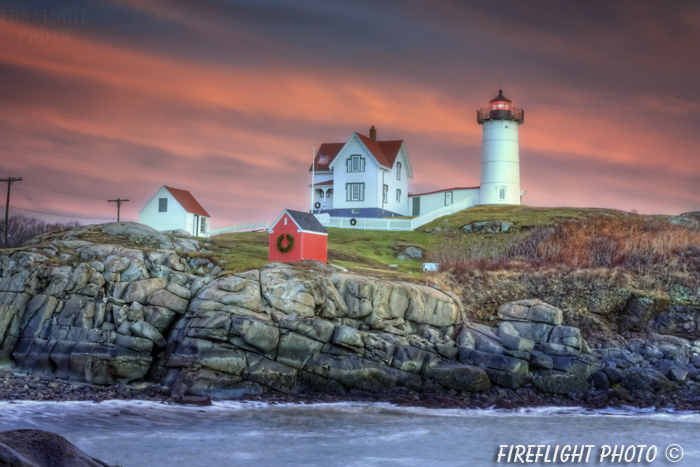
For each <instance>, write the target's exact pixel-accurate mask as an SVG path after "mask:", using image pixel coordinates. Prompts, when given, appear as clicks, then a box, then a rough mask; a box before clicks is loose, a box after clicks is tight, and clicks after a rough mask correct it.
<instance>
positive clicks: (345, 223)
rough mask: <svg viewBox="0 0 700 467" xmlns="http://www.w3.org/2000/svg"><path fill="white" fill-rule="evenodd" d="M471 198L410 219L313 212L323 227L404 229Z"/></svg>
mask: <svg viewBox="0 0 700 467" xmlns="http://www.w3.org/2000/svg"><path fill="white" fill-rule="evenodd" d="M475 205H476V203H475V201H474V200H473V199H464V200H462V201H457V202H456V203H453V204H450V205H449V206H445V207H442V208H440V209H436V210H435V211H431V212H428V213H426V214H423V215H421V216H418V217H414V218H412V219H397V218H391V217H384V218H360V217H358V218H354V217H331V216H330V215H328V214H314V216H316V219H318V221H319V222H320V223H321V225H323V226H324V227H335V228H338V229H356V230H388V231H406V232H410V231H411V230H416V229H417V228H418V227H421V226H423V225H425V224H427V223H428V222H432V221H434V220H435V219H437V218H438V217H442V216H448V215H450V214H454V213H456V212H459V211H463V210H465V209H467V208H470V207H472V206H475ZM269 228H270V223H269V222H259V223H256V224H245V225H234V226H231V227H224V228H222V229H215V230H210V231H209V236H210V237H211V236H212V235H218V234H222V233H229V232H253V231H255V230H267V229H269Z"/></svg>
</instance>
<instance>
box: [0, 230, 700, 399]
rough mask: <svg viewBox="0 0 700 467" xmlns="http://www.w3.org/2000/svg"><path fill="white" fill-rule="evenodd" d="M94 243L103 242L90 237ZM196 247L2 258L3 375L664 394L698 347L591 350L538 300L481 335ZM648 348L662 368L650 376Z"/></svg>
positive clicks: (200, 388)
mask: <svg viewBox="0 0 700 467" xmlns="http://www.w3.org/2000/svg"><path fill="white" fill-rule="evenodd" d="M96 234H99V235H102V236H103V237H100V238H102V240H101V242H100V243H96V242H94V241H91V240H88V239H90V238H92V239H94V238H96V237H99V236H98V235H96ZM105 235H106V236H107V237H108V238H113V240H114V243H105V242H104V238H105V237H104V236H105ZM124 244H129V245H131V246H130V247H126V246H123V245H124ZM202 248H203V247H202V245H200V244H199V242H198V241H197V240H194V239H182V238H175V237H170V236H165V235H163V234H158V233H157V232H155V231H153V230H152V229H150V228H148V227H145V226H140V225H138V224H127V223H121V224H105V225H101V226H89V227H84V228H80V229H77V230H73V231H70V232H68V233H66V234H64V235H62V236H51V237H46V238H44V239H39V240H38V241H37V242H35V245H34V246H32V247H30V248H26V249H22V250H18V251H4V252H0V273H1V276H2V279H1V281H0V356H2V357H3V358H4V359H5V360H6V361H8V362H10V364H11V365H13V366H14V368H15V369H16V370H20V371H26V372H30V373H36V374H44V375H52V376H53V377H56V378H60V379H65V380H71V381H80V382H88V383H93V384H98V385H112V384H116V383H131V382H139V381H148V382H152V383H158V384H161V385H163V386H166V387H167V388H169V389H170V390H171V391H172V393H173V394H175V395H176V396H182V395H188V394H190V395H201V396H208V397H214V398H236V397H241V396H245V395H254V394H264V393H266V392H269V391H276V392H282V393H290V394H299V393H306V394H334V395H339V396H342V395H346V394H348V393H357V392H365V393H375V394H377V393H381V394H387V393H410V392H415V393H439V392H445V393H447V392H449V393H452V394H454V392H455V391H457V392H459V391H467V392H479V391H486V390H488V389H489V388H490V387H491V386H492V385H494V386H500V387H504V388H510V389H517V388H521V387H522V386H524V385H528V387H532V388H534V389H535V390H537V391H541V392H544V393H554V394H571V393H584V392H586V391H589V389H590V387H591V386H590V385H591V384H593V386H594V387H595V388H598V389H600V390H606V389H609V388H610V387H611V386H615V385H618V386H619V383H623V384H626V382H627V381H630V383H629V386H630V389H640V390H645V391H656V390H664V391H665V390H667V389H670V388H671V386H673V384H674V383H671V382H670V381H669V380H675V381H681V382H682V381H685V380H686V377H687V375H688V373H689V370H688V365H689V364H690V360H691V359H694V358H695V357H694V355H696V354H697V352H696V350H700V349H696V348H695V347H693V346H692V345H691V344H690V343H688V342H687V341H684V342H685V343H683V342H680V341H678V342H676V341H674V342H675V343H673V342H671V343H669V342H666V341H664V343H663V345H662V346H661V347H653V346H650V347H648V346H642V347H643V348H642V347H640V348H639V349H637V350H639V351H638V352H637V351H630V350H629V349H626V348H625V349H621V348H618V347H615V348H608V349H598V350H594V351H592V350H591V349H590V348H589V346H588V344H587V343H586V340H585V339H584V338H583V337H582V335H581V332H580V330H579V329H578V328H576V327H572V326H566V325H564V323H563V320H564V314H563V313H562V311H561V310H560V309H558V308H555V307H553V306H551V305H548V304H546V303H544V302H542V301H540V300H519V301H515V302H509V303H504V304H502V305H501V306H500V307H499V309H498V313H497V321H496V322H495V323H493V324H495V326H494V325H489V326H486V325H483V324H479V323H475V322H469V321H468V320H467V318H466V316H467V315H466V313H465V311H464V309H463V307H462V303H461V301H460V299H459V298H458V297H457V296H456V295H454V294H452V293H449V292H444V291H442V290H440V289H438V288H435V287H430V286H424V285H417V284H412V283H405V282H389V281H383V280H378V279H375V278H371V277H365V276H359V275H355V274H351V273H348V272H347V271H345V270H343V269H341V268H337V267H333V266H328V265H324V264H320V263H302V264H294V265H291V264H269V265H267V266H266V267H263V268H262V269H260V270H251V271H247V272H244V273H239V274H230V273H222V271H221V268H220V267H219V266H218V265H215V264H213V263H212V262H211V261H209V260H207V259H206V258H203V257H197V256H192V255H189V253H190V252H196V251H201V250H202ZM652 349H656V350H652ZM646 350H648V352H651V353H650V354H649V355H651V354H653V355H651V357H653V358H655V359H656V360H655V363H658V362H659V361H661V360H663V362H661V363H660V364H658V365H657V369H651V368H650V367H649V362H650V359H651V357H649V355H646V354H645V353H644V352H645V351H646ZM657 353H658V355H657ZM646 357H649V358H646ZM697 360H699V361H698V363H700V357H698V358H697ZM692 361H693V362H695V360H692ZM691 374H697V370H695V372H694V373H693V372H691Z"/></svg>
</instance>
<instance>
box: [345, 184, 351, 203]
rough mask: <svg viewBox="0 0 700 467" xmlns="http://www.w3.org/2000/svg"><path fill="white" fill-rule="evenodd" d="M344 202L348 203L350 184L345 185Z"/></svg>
mask: <svg viewBox="0 0 700 467" xmlns="http://www.w3.org/2000/svg"><path fill="white" fill-rule="evenodd" d="M345 201H350V184H349V183H346V184H345Z"/></svg>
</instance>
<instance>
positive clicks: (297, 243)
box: [268, 209, 328, 263]
mask: <svg viewBox="0 0 700 467" xmlns="http://www.w3.org/2000/svg"><path fill="white" fill-rule="evenodd" d="M268 232H269V234H270V255H269V260H270V261H279V262H290V261H303V260H305V259H313V260H316V261H321V262H322V263H325V262H326V260H327V256H328V232H327V231H326V228H325V227H323V226H322V225H321V223H320V222H319V221H318V219H316V216H314V215H313V214H311V213H308V212H300V211H292V210H291V209H285V210H284V211H282V214H280V215H279V217H277V219H276V220H275V222H273V223H272V226H271V227H270V229H269V230H268Z"/></svg>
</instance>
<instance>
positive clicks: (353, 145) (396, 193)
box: [309, 127, 413, 218]
mask: <svg viewBox="0 0 700 467" xmlns="http://www.w3.org/2000/svg"><path fill="white" fill-rule="evenodd" d="M309 172H311V173H312V174H313V181H312V184H311V185H309V188H310V189H311V197H312V209H313V213H314V214H322V213H325V214H329V215H331V216H333V217H374V218H378V217H393V216H407V215H410V214H411V211H410V209H409V208H410V206H409V202H408V180H409V179H412V178H413V171H412V170H411V163H410V162H409V161H408V153H407V152H406V146H405V145H404V142H403V140H395V141H377V129H376V128H374V127H372V128H370V130H369V136H365V135H361V134H360V133H357V132H355V133H353V134H352V135H351V136H350V138H349V139H348V140H347V141H346V142H345V143H323V144H322V145H321V147H320V148H319V149H318V153H317V154H316V156H315V159H314V162H313V164H312V166H311V167H310V168H309Z"/></svg>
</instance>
